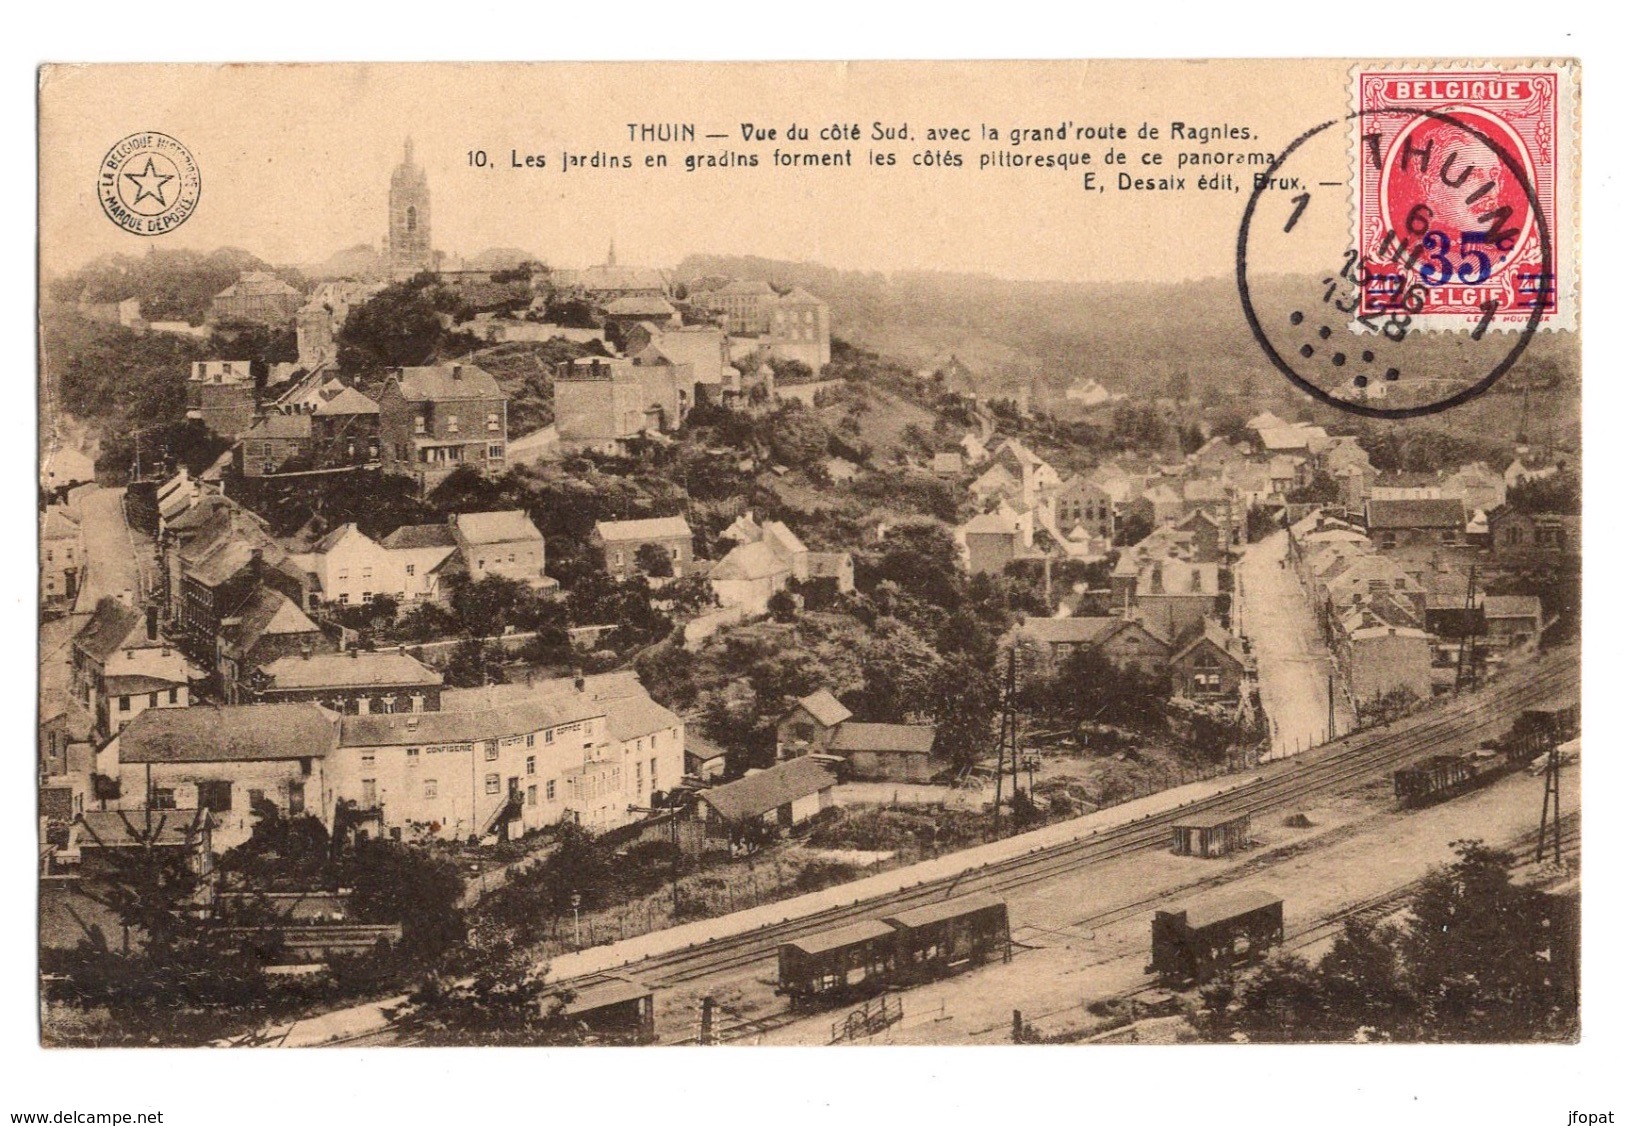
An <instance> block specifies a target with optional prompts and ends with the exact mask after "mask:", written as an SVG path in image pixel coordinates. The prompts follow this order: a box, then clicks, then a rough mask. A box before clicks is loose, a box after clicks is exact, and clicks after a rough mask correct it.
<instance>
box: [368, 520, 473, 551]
mask: <svg viewBox="0 0 1625 1126" xmlns="http://www.w3.org/2000/svg"><path fill="white" fill-rule="evenodd" d="M382 543H383V545H384V547H386V548H388V549H389V550H390V551H407V550H411V549H413V548H419V547H448V548H449V547H456V546H457V537H456V536H455V535H453V534H452V530H451V529H450V528H449V527H447V526H446V525H444V524H407V525H405V526H404V527H400V528H396V529H395V530H394V531H393V532H391V533H389V535H387V536H385V537H384V538H383V541H382Z"/></svg>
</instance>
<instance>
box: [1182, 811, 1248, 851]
mask: <svg viewBox="0 0 1625 1126" xmlns="http://www.w3.org/2000/svg"><path fill="white" fill-rule="evenodd" d="M1251 826H1252V819H1251V817H1250V816H1249V815H1248V814H1245V813H1193V814H1191V815H1190V816H1188V817H1184V818H1181V819H1180V820H1179V821H1176V822H1175V823H1174V855H1175V856H1208V857H1211V856H1228V855H1229V854H1230V853H1232V852H1239V851H1241V850H1242V849H1244V848H1246V847H1247V846H1248V844H1250V843H1251V840H1252V838H1251Z"/></svg>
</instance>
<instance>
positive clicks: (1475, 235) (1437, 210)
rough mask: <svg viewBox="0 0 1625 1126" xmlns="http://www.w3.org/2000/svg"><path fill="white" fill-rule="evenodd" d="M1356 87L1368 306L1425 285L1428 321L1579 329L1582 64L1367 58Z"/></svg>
mask: <svg viewBox="0 0 1625 1126" xmlns="http://www.w3.org/2000/svg"><path fill="white" fill-rule="evenodd" d="M1352 85H1353V101H1354V105H1353V110H1354V113H1353V115H1352V117H1351V122H1352V128H1351V150H1352V151H1351V171H1352V175H1353V185H1352V186H1353V200H1352V209H1351V210H1352V219H1353V231H1354V238H1353V245H1354V247H1355V248H1356V250H1357V251H1358V253H1359V255H1360V258H1361V260H1362V262H1363V263H1366V264H1367V266H1366V271H1365V272H1366V275H1367V276H1366V279H1365V284H1364V285H1363V286H1362V287H1361V296H1360V312H1361V314H1362V315H1364V316H1371V315H1374V314H1377V313H1379V312H1383V311H1386V310H1388V309H1390V308H1393V307H1394V304H1395V302H1396V301H1398V300H1400V299H1401V298H1402V297H1403V296H1404V295H1407V294H1410V293H1411V292H1412V291H1414V293H1415V294H1416V295H1417V296H1416V297H1412V298H1411V299H1410V300H1411V304H1412V305H1417V304H1419V305H1420V307H1419V308H1415V309H1414V310H1412V311H1411V324H1412V327H1413V328H1414V329H1416V330H1420V331H1440V330H1443V331H1459V330H1464V329H1465V330H1468V331H1476V332H1477V333H1480V334H1481V333H1482V332H1484V331H1485V330H1492V331H1493V330H1510V331H1519V330H1522V329H1524V328H1526V327H1530V320H1531V318H1532V317H1533V318H1534V320H1535V321H1536V322H1537V328H1538V330H1544V331H1551V330H1554V329H1572V328H1574V326H1575V318H1576V315H1577V312H1578V308H1577V301H1578V294H1579V282H1578V259H1577V255H1576V250H1577V241H1576V238H1575V221H1576V220H1575V216H1576V211H1577V202H1578V201H1577V198H1576V176H1575V174H1574V171H1575V170H1574V164H1575V162H1576V159H1577V154H1578V144H1577V137H1576V134H1575V129H1576V123H1575V105H1576V96H1575V95H1576V90H1575V75H1574V73H1573V70H1572V68H1571V67H1569V66H1566V65H1558V64H1554V65H1549V66H1543V65H1533V66H1496V65H1484V66H1459V65H1458V66H1437V67H1416V66H1414V65H1407V66H1383V65H1378V66H1370V65H1363V64H1362V65H1360V66H1356V67H1355V68H1354V69H1353V71H1352ZM1418 298H1419V300H1418Z"/></svg>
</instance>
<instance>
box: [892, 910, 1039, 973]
mask: <svg viewBox="0 0 1625 1126" xmlns="http://www.w3.org/2000/svg"><path fill="white" fill-rule="evenodd" d="M883 921H884V922H886V923H889V924H890V925H891V926H892V927H894V928H896V931H897V973H898V976H899V978H901V979H902V980H904V981H908V982H916V981H929V980H931V979H932V978H938V977H943V976H945V975H946V974H949V973H953V972H955V971H958V970H960V969H964V968H966V967H969V966H979V965H981V964H982V963H983V962H986V961H988V960H989V959H991V958H992V957H994V956H995V955H998V956H999V957H1001V958H1002V960H1004V961H1006V962H1008V961H1009V960H1010V912H1009V910H1008V909H1007V908H1006V907H1005V905H1004V901H1003V900H999V899H994V898H993V897H992V896H988V895H967V896H961V897H960V898H958V899H945V900H942V901H941V902H940V903H928V904H926V905H925V906H924V907H915V908H913V909H911V910H908V911H903V912H901V913H899V914H896V915H888V916H887V917H886V918H885V919H884V920H883Z"/></svg>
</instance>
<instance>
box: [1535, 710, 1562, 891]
mask: <svg viewBox="0 0 1625 1126" xmlns="http://www.w3.org/2000/svg"><path fill="white" fill-rule="evenodd" d="M1557 748H1558V743H1557V742H1556V737H1555V736H1554V737H1553V742H1552V749H1551V750H1549V751H1547V752H1546V792H1545V793H1543V794H1542V795H1541V797H1540V836H1539V837H1538V838H1536V841H1535V863H1536V864H1539V863H1540V862H1541V861H1543V860H1544V859H1545V858H1546V819H1547V814H1548V812H1549V813H1550V815H1551V825H1552V860H1553V862H1554V863H1557V864H1561V863H1563V827H1562V826H1561V825H1560V824H1559V821H1560V820H1561V818H1562V804H1561V798H1560V797H1559V796H1558V781H1559V779H1560V774H1561V771H1562V762H1563V756H1562V755H1560V754H1558V753H1557Z"/></svg>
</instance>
